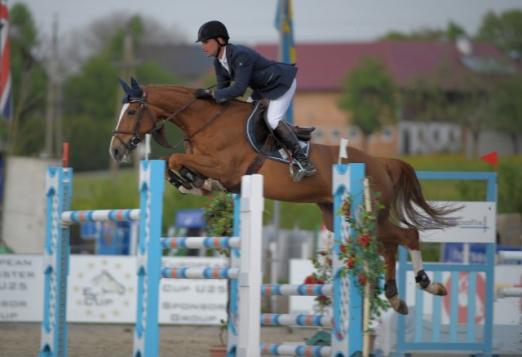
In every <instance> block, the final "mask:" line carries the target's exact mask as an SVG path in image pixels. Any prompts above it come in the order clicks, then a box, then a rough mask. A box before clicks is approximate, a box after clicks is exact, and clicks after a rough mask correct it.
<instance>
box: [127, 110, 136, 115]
mask: <svg viewBox="0 0 522 357" xmlns="http://www.w3.org/2000/svg"><path fill="white" fill-rule="evenodd" d="M127 114H128V115H134V114H136V110H134V109H129V110H127Z"/></svg>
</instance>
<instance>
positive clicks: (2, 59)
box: [0, 1, 12, 120]
mask: <svg viewBox="0 0 522 357" xmlns="http://www.w3.org/2000/svg"><path fill="white" fill-rule="evenodd" d="M8 20H9V10H8V8H7V5H6V4H5V2H3V1H2V2H0V115H1V116H3V117H4V118H5V119H8V120H9V119H11V112H12V100H11V67H10V64H9V37H8V32H9V22H8Z"/></svg>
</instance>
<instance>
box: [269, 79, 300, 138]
mask: <svg viewBox="0 0 522 357" xmlns="http://www.w3.org/2000/svg"><path fill="white" fill-rule="evenodd" d="M296 87H297V83H296V80H295V79H294V81H293V82H292V85H291V86H290V88H288V90H287V91H286V92H285V94H283V95H282V96H280V97H279V98H277V99H273V100H270V102H269V103H268V111H267V115H266V117H267V120H268V124H269V125H270V127H271V128H272V129H274V128H275V127H276V126H277V124H279V121H280V120H281V119H283V118H284V117H285V114H286V111H287V110H288V107H289V106H290V103H292V98H293V97H294V94H295V89H296Z"/></svg>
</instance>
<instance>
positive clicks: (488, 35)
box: [476, 9, 522, 58]
mask: <svg viewBox="0 0 522 357" xmlns="http://www.w3.org/2000/svg"><path fill="white" fill-rule="evenodd" d="M476 37H477V40H481V41H488V42H491V43H493V44H495V45H496V46H497V47H498V48H500V49H501V50H503V51H505V52H506V53H508V54H509V55H511V56H512V57H514V58H521V57H522V10H518V9H513V10H508V11H505V12H503V13H501V14H500V15H498V16H497V15H496V14H495V13H494V12H492V11H490V12H488V13H487V14H486V15H484V17H483V19H482V23H481V25H480V27H479V30H478V33H477V36H476Z"/></svg>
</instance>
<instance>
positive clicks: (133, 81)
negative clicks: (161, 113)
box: [131, 77, 140, 89]
mask: <svg viewBox="0 0 522 357" xmlns="http://www.w3.org/2000/svg"><path fill="white" fill-rule="evenodd" d="M131 87H132V89H140V84H139V83H138V81H137V80H136V79H134V77H131Z"/></svg>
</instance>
